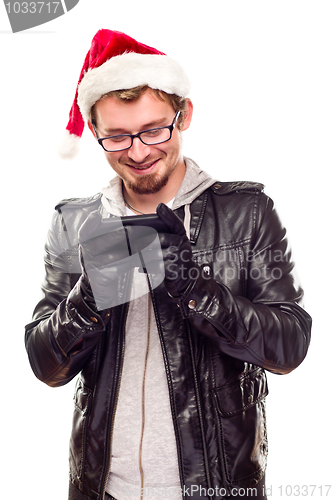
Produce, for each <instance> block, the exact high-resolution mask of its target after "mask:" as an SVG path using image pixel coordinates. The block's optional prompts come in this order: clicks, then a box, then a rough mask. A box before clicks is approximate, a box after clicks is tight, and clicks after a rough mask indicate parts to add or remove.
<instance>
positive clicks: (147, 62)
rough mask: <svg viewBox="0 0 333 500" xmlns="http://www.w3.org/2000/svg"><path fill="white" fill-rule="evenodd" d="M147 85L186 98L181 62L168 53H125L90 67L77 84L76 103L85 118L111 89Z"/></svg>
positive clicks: (186, 84) (187, 85) (187, 84)
mask: <svg viewBox="0 0 333 500" xmlns="http://www.w3.org/2000/svg"><path fill="white" fill-rule="evenodd" d="M139 85H148V86H149V87H151V88H153V89H158V90H163V91H164V92H167V93H168V94H176V95H179V96H181V97H186V96H187V95H188V93H189V91H190V82H189V79H188V77H187V76H186V74H185V72H184V70H183V68H182V67H181V66H180V64H179V63H178V62H177V61H175V60H174V59H172V58H171V57H169V56H165V55H160V54H138V53H136V52H128V53H125V54H121V55H119V56H115V57H112V58H111V59H109V60H107V61H106V62H105V63H104V64H102V65H101V66H98V67H97V68H93V69H89V70H88V71H87V72H86V74H85V75H84V76H83V78H82V80H81V83H80V85H79V87H78V99H77V102H78V105H79V108H80V111H81V113H82V116H83V118H84V119H85V120H86V121H88V119H89V114H90V110H91V108H92V106H93V105H94V104H95V103H96V102H97V101H98V100H99V99H100V98H101V97H102V95H104V94H107V93H108V92H111V91H113V90H122V89H130V88H134V87H137V86H139Z"/></svg>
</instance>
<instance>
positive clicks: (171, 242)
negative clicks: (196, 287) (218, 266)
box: [156, 203, 197, 298]
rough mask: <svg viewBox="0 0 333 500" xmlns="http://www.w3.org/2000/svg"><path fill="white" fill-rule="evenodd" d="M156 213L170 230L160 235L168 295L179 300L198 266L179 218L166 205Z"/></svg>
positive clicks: (158, 208) (159, 207)
mask: <svg viewBox="0 0 333 500" xmlns="http://www.w3.org/2000/svg"><path fill="white" fill-rule="evenodd" d="M156 212H157V215H158V216H159V217H160V218H161V219H162V220H163V221H164V223H165V224H166V225H167V226H168V227H169V228H170V233H160V234H159V237H160V242H161V247H162V252H163V260H164V267H165V279H164V283H165V286H166V289H167V291H168V293H169V294H170V295H171V296H172V297H175V298H179V297H180V296H181V295H182V294H183V293H184V291H185V290H186V288H187V287H188V285H189V284H190V283H191V282H192V278H191V274H192V275H193V269H194V268H197V265H196V264H195V263H194V262H193V260H192V249H191V243H190V241H189V239H188V237H187V236H186V231H185V228H184V225H183V223H182V221H181V220H180V219H179V217H178V216H177V215H176V214H175V213H174V212H173V210H171V209H170V208H168V207H167V206H166V205H164V203H160V204H159V205H158V207H157V209H156ZM191 270H192V273H191ZM194 275H196V274H195V273H194Z"/></svg>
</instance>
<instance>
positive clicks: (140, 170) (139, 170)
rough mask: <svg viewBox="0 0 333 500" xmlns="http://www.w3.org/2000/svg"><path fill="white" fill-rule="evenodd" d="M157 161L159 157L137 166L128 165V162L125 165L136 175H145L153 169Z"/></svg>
mask: <svg viewBox="0 0 333 500" xmlns="http://www.w3.org/2000/svg"><path fill="white" fill-rule="evenodd" d="M158 162H159V159H157V160H154V161H153V162H149V163H147V164H146V165H138V167H135V166H134V165H129V164H128V165H127V166H128V167H129V168H130V169H131V171H132V172H134V173H135V174H137V175H147V174H150V173H151V172H152V171H153V170H154V168H155V166H156V164H157V163H158Z"/></svg>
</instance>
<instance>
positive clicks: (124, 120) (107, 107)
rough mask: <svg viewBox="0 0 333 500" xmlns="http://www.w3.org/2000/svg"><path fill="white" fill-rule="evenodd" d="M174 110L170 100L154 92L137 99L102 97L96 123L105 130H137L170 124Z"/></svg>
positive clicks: (97, 105)
mask: <svg viewBox="0 0 333 500" xmlns="http://www.w3.org/2000/svg"><path fill="white" fill-rule="evenodd" d="M173 115H174V110H173V107H172V106H171V104H170V103H169V102H168V101H162V100H160V99H158V97H157V96H156V95H155V94H154V93H152V92H149V91H147V92H145V93H144V94H143V95H142V96H141V97H139V99H137V100H135V101H122V100H119V99H117V98H115V97H107V98H105V99H101V100H100V101H98V102H97V103H96V104H95V118H96V124H97V126H98V127H99V128H103V129H104V130H105V131H107V130H108V131H109V130H119V131H122V130H124V131H128V132H133V133H134V132H136V131H140V130H141V129H142V128H144V127H147V126H150V125H152V126H154V123H156V124H157V122H158V124H157V125H156V126H160V124H162V126H163V125H169V122H170V120H172V119H173ZM163 122H165V123H163Z"/></svg>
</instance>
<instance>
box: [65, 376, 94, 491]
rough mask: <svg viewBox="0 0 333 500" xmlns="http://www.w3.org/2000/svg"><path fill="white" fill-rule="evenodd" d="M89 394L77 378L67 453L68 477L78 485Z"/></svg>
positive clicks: (82, 457) (83, 456) (81, 473)
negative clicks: (68, 450) (68, 451)
mask: <svg viewBox="0 0 333 500" xmlns="http://www.w3.org/2000/svg"><path fill="white" fill-rule="evenodd" d="M91 395H92V393H91V390H90V389H88V388H87V387H86V386H85V385H84V384H83V382H82V380H81V379H80V378H79V379H78V380H77V382H76V387H75V393H74V413H73V425H72V435H71V440H70V455H69V465H70V478H71V480H72V482H73V483H74V484H76V485H77V486H78V487H79V486H80V484H81V482H82V480H83V478H82V475H83V467H84V458H85V435H86V425H87V415H88V412H89V408H90V402H91Z"/></svg>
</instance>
